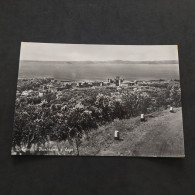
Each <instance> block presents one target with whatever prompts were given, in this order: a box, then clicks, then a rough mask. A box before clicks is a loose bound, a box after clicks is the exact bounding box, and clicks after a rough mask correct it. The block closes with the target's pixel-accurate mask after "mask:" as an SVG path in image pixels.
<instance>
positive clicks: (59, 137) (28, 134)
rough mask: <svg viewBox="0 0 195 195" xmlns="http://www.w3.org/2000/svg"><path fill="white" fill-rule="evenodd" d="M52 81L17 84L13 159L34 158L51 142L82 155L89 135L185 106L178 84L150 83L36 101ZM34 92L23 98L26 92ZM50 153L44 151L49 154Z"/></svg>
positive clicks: (45, 96)
mask: <svg viewBox="0 0 195 195" xmlns="http://www.w3.org/2000/svg"><path fill="white" fill-rule="evenodd" d="M49 82H50V80H45V79H37V80H33V79H25V80H19V81H18V89H17V96H16V108H15V119H14V131H13V147H12V150H13V152H15V153H18V151H19V153H20V154H36V153H37V154H39V151H33V152H32V146H36V148H38V147H41V146H43V145H44V144H47V143H48V142H49V141H55V142H58V143H60V142H62V141H68V142H70V144H75V145H76V148H77V154H78V155H79V145H80V142H81V140H82V138H83V137H84V136H85V137H87V136H88V133H90V132H91V131H96V129H98V128H99V127H101V126H103V125H105V124H109V123H111V122H112V121H114V120H115V119H118V120H122V119H130V118H134V117H137V116H139V115H140V114H141V113H144V114H148V113H152V112H154V111H158V110H159V109H167V108H168V107H169V106H173V107H180V106H181V101H180V99H181V90H180V84H179V81H176V80H172V81H167V82H164V81H163V82H160V81H159V82H156V81H154V82H150V83H146V84H142V85H141V86H139V88H132V87H124V88H122V87H118V88H117V87H110V86H104V87H96V88H92V87H90V88H89V87H88V88H75V89H63V90H61V91H60V93H58V92H52V91H49V92H47V93H46V94H43V95H41V96H38V95H37V94H38V92H39V91H40V89H41V88H42V87H43V84H49ZM26 90H28V91H30V92H29V94H28V95H26V96H24V95H23V96H22V95H21V94H22V93H23V92H24V91H26ZM46 153H47V151H45V154H46Z"/></svg>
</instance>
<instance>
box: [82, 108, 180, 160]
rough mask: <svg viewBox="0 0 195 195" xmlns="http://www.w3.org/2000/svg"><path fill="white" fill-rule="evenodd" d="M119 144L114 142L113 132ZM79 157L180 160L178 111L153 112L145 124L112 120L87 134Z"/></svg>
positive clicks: (134, 120) (138, 120)
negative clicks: (118, 133)
mask: <svg viewBox="0 0 195 195" xmlns="http://www.w3.org/2000/svg"><path fill="white" fill-rule="evenodd" d="M115 130H118V131H119V132H120V138H121V139H120V140H114V138H113V134H114V131H115ZM80 155H98V156H99V155H100V156H153V157H155V156H161V157H169V156H173V157H184V143H183V124H182V111H181V108H177V109H175V113H170V112H169V110H164V111H160V112H155V113H153V114H152V116H151V117H148V118H147V121H146V122H140V118H139V117H137V118H133V119H128V120H120V121H119V120H115V121H114V122H112V123H111V124H108V125H106V126H102V127H100V128H99V129H98V130H97V131H94V132H92V133H90V134H89V139H88V141H85V142H83V144H81V146H80Z"/></svg>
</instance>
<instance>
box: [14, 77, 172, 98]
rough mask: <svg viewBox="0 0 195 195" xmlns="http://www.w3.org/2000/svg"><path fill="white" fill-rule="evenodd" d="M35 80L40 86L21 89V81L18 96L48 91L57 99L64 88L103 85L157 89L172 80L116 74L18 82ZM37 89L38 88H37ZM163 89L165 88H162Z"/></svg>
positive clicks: (99, 86)
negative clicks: (91, 78)
mask: <svg viewBox="0 0 195 195" xmlns="http://www.w3.org/2000/svg"><path fill="white" fill-rule="evenodd" d="M29 80H31V82H33V83H34V84H35V86H38V85H39V88H37V87H34V88H33V86H32V88H31V89H29V90H21V85H20V83H19V85H18V88H17V93H16V96H17V97H20V96H21V97H27V96H31V95H37V96H39V97H43V96H44V95H46V94H48V93H55V94H56V96H57V99H59V98H60V96H61V95H62V92H63V90H68V89H69V90H75V89H83V88H91V89H98V88H101V87H111V88H116V90H121V89H125V88H128V89H131V90H133V91H142V92H144V91H146V90H147V91H150V90H155V87H156V86H162V85H167V84H168V83H169V82H171V80H168V81H167V80H163V79H160V80H149V81H137V80H134V81H128V80H125V79H123V78H120V76H116V78H113V79H112V78H108V79H107V81H77V82H76V81H66V80H61V81H59V80H56V79H54V78H43V79H37V78H35V79H19V81H18V82H22V81H29ZM36 89H37V90H36ZM162 90H165V89H163V88H162Z"/></svg>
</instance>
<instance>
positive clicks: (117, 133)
mask: <svg viewBox="0 0 195 195" xmlns="http://www.w3.org/2000/svg"><path fill="white" fill-rule="evenodd" d="M114 139H117V140H119V131H115V132H114Z"/></svg>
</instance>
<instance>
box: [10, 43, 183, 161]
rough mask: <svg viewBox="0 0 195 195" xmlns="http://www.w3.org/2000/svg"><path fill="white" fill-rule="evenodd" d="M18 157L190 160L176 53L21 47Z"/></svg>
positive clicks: (172, 48) (166, 48)
mask: <svg viewBox="0 0 195 195" xmlns="http://www.w3.org/2000/svg"><path fill="white" fill-rule="evenodd" d="M11 154H12V155H65V156H68V155H72V156H136V157H138V156H142V157H184V156H185V152H184V137H183V120H182V104H181V88H180V76H179V60H178V47H177V45H95V44H94V45H93V44H54V43H31V42H22V43H21V52H20V63H19V72H18V82H17V91H16V102H15V115H14V125H13V140H12V149H11Z"/></svg>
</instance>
